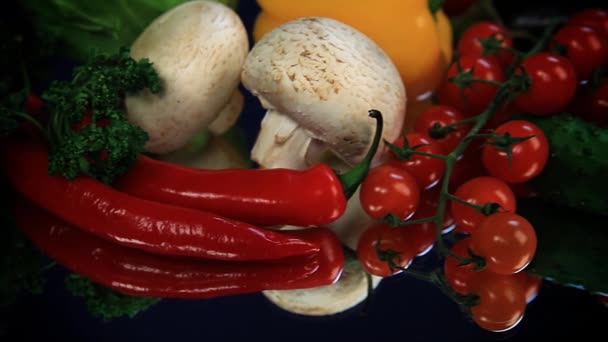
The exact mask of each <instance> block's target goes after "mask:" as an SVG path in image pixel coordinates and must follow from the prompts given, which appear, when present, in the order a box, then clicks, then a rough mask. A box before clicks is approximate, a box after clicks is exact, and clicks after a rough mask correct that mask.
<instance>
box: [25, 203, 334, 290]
mask: <svg viewBox="0 0 608 342" xmlns="http://www.w3.org/2000/svg"><path fill="white" fill-rule="evenodd" d="M15 216H16V221H17V223H18V224H19V226H20V227H21V229H23V231H24V232H25V233H26V235H27V236H28V237H29V238H30V239H31V240H32V242H33V243H34V244H35V245H37V246H38V247H39V248H40V249H41V250H42V251H43V252H45V253H46V254H48V256H50V257H51V258H53V259H54V260H56V261H57V262H58V263H60V264H61V265H63V266H64V267H66V268H68V269H70V270H72V271H74V272H76V273H79V274H82V275H84V276H86V277H88V278H90V279H92V280H93V281H95V282H97V283H100V284H102V285H104V286H106V287H109V288H112V289H114V290H116V291H118V292H121V293H125V294H130V295H140V296H154V297H164V298H209V297H216V296H223V295H231V294H242V293H251V292H258V291H263V290H271V289H275V290H287V289H298V288H308V287H316V286H323V285H328V284H331V283H333V282H334V281H336V280H337V277H338V276H339V274H340V272H341V269H342V265H340V264H343V258H342V259H341V255H342V251H341V250H340V243H339V241H338V240H337V238H336V237H335V235H330V234H333V233H332V232H331V231H329V230H327V229H312V230H311V231H310V232H306V234H304V235H305V236H304V235H303V236H302V237H305V238H307V239H310V240H311V241H315V243H320V244H321V245H322V248H321V251H320V252H319V253H316V254H313V255H309V256H302V257H294V258H290V259H285V260H282V261H274V262H270V263H264V262H240V261H218V260H201V259H198V260H194V259H184V258H174V257H173V258H172V257H165V256H161V255H155V254H150V253H146V252H143V251H140V250H137V249H133V248H127V247H124V246H120V245H117V244H114V243H111V242H109V241H106V240H104V239H100V238H98V237H96V236H94V235H91V234H88V233H85V232H83V231H81V230H80V229H76V228H74V227H71V226H70V225H68V224H66V223H64V222H63V221H61V220H60V219H58V218H56V217H54V216H52V215H51V214H49V213H48V212H46V211H44V210H42V209H40V208H38V207H36V206H34V205H32V204H30V203H27V202H25V201H18V203H17V206H16V208H15Z"/></svg>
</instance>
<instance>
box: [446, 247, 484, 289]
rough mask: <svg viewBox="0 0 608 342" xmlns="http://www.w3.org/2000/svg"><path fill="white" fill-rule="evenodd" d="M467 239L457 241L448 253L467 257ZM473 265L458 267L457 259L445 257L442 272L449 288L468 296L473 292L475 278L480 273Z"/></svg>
mask: <svg viewBox="0 0 608 342" xmlns="http://www.w3.org/2000/svg"><path fill="white" fill-rule="evenodd" d="M470 240H471V239H469V238H466V239H462V240H458V241H457V242H456V243H455V244H454V245H453V246H452V248H450V251H451V252H452V253H454V254H456V255H458V256H462V257H468V256H469V251H468V248H469V244H470ZM473 268H474V265H473V264H467V265H460V262H459V261H458V259H456V258H454V257H451V256H449V255H448V256H446V257H445V259H444V262H443V272H444V274H445V277H446V279H447V281H448V284H449V285H450V287H451V288H452V289H453V290H454V291H456V292H458V293H460V294H464V295H466V294H468V293H471V292H473V290H474V289H475V288H476V286H477V277H478V275H479V273H480V271H475V270H474V269H473Z"/></svg>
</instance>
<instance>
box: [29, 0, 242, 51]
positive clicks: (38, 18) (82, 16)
mask: <svg viewBox="0 0 608 342" xmlns="http://www.w3.org/2000/svg"><path fill="white" fill-rule="evenodd" d="M185 1H186V0H129V1H126V0H120V1H117V0H107V1H90V0H24V1H23V5H24V6H25V8H26V9H27V10H29V11H30V12H31V15H30V16H31V17H32V18H33V23H34V26H35V27H36V30H37V31H39V32H48V33H50V34H52V35H54V36H55V37H57V38H58V39H59V40H60V41H61V42H62V43H63V44H65V47H66V48H65V50H62V52H63V53H64V54H65V55H66V56H67V57H71V58H73V59H74V60H76V61H80V62H83V61H86V60H88V59H89V58H90V57H91V56H93V55H96V54H101V53H113V52H115V51H117V50H118V49H119V48H120V47H121V46H131V43H132V42H133V41H134V40H135V39H136V38H137V37H138V36H139V34H140V33H141V32H142V31H143V30H144V29H145V28H146V27H147V26H148V24H149V23H151V22H152V21H153V20H154V19H155V18H156V17H158V16H160V15H161V14H162V13H164V12H165V11H167V10H169V9H171V8H173V7H175V6H177V5H179V4H181V3H183V2H185ZM215 1H218V2H222V3H225V4H227V5H229V6H231V7H232V8H236V5H237V2H238V1H236V0H221V1H220V0H215Z"/></svg>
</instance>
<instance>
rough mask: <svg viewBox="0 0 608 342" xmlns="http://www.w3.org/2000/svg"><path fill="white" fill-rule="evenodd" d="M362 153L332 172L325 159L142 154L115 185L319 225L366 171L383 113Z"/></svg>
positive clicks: (335, 212) (252, 218)
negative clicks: (272, 161)
mask: <svg viewBox="0 0 608 342" xmlns="http://www.w3.org/2000/svg"><path fill="white" fill-rule="evenodd" d="M370 116H372V117H374V118H375V119H376V120H377V129H376V135H375V137H374V142H373V144H372V146H371V148H370V150H369V152H368V155H367V156H366V158H365V159H364V160H363V161H362V162H361V163H360V164H359V165H357V166H355V167H354V168H353V169H352V170H351V171H350V172H348V173H346V174H343V175H340V176H338V175H336V173H335V172H334V171H333V170H332V169H331V168H330V167H329V166H327V165H326V164H321V163H320V164H317V165H315V166H313V167H312V168H310V169H308V170H291V169H227V170H201V169H195V168H188V167H184V166H178V165H174V164H170V163H165V162H161V161H157V160H154V159H151V158H147V157H144V156H141V157H140V158H139V161H138V162H137V163H136V164H135V166H134V167H133V168H132V169H131V170H130V171H129V172H128V173H127V174H126V175H124V176H123V177H122V178H119V179H117V182H116V183H115V186H116V187H117V188H118V189H120V190H121V191H124V192H126V193H129V194H131V195H134V196H138V197H141V198H145V199H149V200H153V201H158V202H162V203H171V204H175V205H179V206H183V207H189V208H195V209H201V210H208V211H211V212H214V213H218V214H220V215H223V216H226V217H232V218H235V219H238V220H242V221H245V222H252V223H255V224H261V225H280V224H288V225H296V226H320V225H325V224H328V223H330V222H332V221H334V220H336V219H337V218H338V217H340V216H341V215H342V214H343V213H344V210H345V209H346V200H347V198H348V197H350V195H352V193H354V191H355V189H356V187H357V186H358V185H359V183H360V182H361V179H362V178H363V177H364V176H365V175H366V174H367V171H368V169H369V164H370V162H371V159H372V157H373V155H374V154H375V153H376V150H377V148H378V144H379V140H380V138H381V137H382V116H381V114H380V112H378V111H375V110H371V111H370Z"/></svg>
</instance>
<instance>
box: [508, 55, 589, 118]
mask: <svg viewBox="0 0 608 342" xmlns="http://www.w3.org/2000/svg"><path fill="white" fill-rule="evenodd" d="M521 66H522V67H523V69H524V70H525V71H526V72H527V73H528V75H529V76H530V79H531V81H532V82H531V83H532V84H531V85H530V88H529V89H528V90H527V91H525V92H523V93H521V94H518V95H517V96H515V98H514V99H513V103H514V104H515V105H516V106H517V107H518V108H519V109H520V110H522V111H524V112H528V113H530V114H536V115H548V114H553V113H557V112H559V111H561V110H562V109H564V108H565V107H566V105H567V104H568V102H570V100H571V99H572V98H573V97H574V94H575V93H576V85H577V79H576V72H575V70H574V67H573V66H572V63H571V62H570V61H569V60H568V59H566V58H565V57H562V56H560V55H558V54H555V53H551V52H539V53H536V54H534V55H532V56H530V57H528V58H526V59H525V60H524V61H523V62H522V64H521ZM515 73H516V74H520V73H521V69H519V68H518V69H516V71H515Z"/></svg>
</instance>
